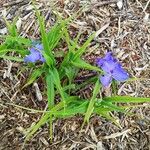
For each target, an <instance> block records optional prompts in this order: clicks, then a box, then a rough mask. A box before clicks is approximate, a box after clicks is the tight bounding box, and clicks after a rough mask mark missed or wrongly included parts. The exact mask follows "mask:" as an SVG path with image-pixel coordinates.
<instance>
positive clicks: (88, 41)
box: [74, 33, 95, 60]
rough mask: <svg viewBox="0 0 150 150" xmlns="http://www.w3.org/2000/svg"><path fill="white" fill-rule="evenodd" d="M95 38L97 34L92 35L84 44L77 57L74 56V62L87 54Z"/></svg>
mask: <svg viewBox="0 0 150 150" xmlns="http://www.w3.org/2000/svg"><path fill="white" fill-rule="evenodd" d="M94 37H95V33H94V34H92V35H91V36H90V37H89V38H88V40H87V41H86V42H85V43H84V44H83V46H82V47H81V48H79V49H78V51H77V52H76V54H75V56H74V60H76V59H78V58H80V56H81V55H82V54H83V53H84V52H85V50H86V48H87V47H88V46H89V44H90V42H91V41H92V40H93V39H94Z"/></svg>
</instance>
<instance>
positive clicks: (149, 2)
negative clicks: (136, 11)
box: [143, 0, 150, 12]
mask: <svg viewBox="0 0 150 150" xmlns="http://www.w3.org/2000/svg"><path fill="white" fill-rule="evenodd" d="M149 4H150V0H149V1H148V2H147V4H146V5H145V7H144V9H143V12H145V11H146V9H147V7H148V5H149Z"/></svg>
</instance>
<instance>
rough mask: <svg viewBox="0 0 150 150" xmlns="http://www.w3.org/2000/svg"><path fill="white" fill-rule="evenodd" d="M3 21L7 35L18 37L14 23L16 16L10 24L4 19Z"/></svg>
mask: <svg viewBox="0 0 150 150" xmlns="http://www.w3.org/2000/svg"><path fill="white" fill-rule="evenodd" d="M3 19H4V20H5V23H6V26H7V29H8V31H9V34H10V35H11V36H14V37H15V36H18V33H17V28H16V22H17V19H18V17H17V16H16V17H15V18H14V20H13V22H12V23H9V22H8V21H7V19H6V18H5V17H4V18H3Z"/></svg>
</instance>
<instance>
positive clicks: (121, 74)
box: [96, 52, 129, 87]
mask: <svg viewBox="0 0 150 150" xmlns="http://www.w3.org/2000/svg"><path fill="white" fill-rule="evenodd" d="M96 63H97V65H98V66H99V67H100V68H102V70H103V71H104V74H103V75H102V76H101V77H100V81H101V83H102V85H103V86H104V87H108V86H109V85H110V84H111V81H112V79H115V80H117V81H125V80H127V79H128V78H129V75H128V73H127V72H126V71H125V70H124V69H123V68H122V66H121V64H120V63H119V62H118V61H117V59H115V58H114V57H113V56H112V52H108V53H107V54H106V55H105V57H103V58H97V60H96Z"/></svg>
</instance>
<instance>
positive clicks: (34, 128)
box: [25, 113, 50, 141]
mask: <svg viewBox="0 0 150 150" xmlns="http://www.w3.org/2000/svg"><path fill="white" fill-rule="evenodd" d="M49 115H50V113H46V114H44V115H43V116H42V117H41V119H40V120H39V121H38V123H37V124H35V125H34V126H32V127H30V128H29V129H28V131H27V134H26V138H25V141H28V140H29V139H30V138H31V136H33V134H34V133H35V132H36V131H37V130H38V129H39V128H40V127H41V126H42V125H44V124H45V123H46V122H47V121H48V118H49Z"/></svg>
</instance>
